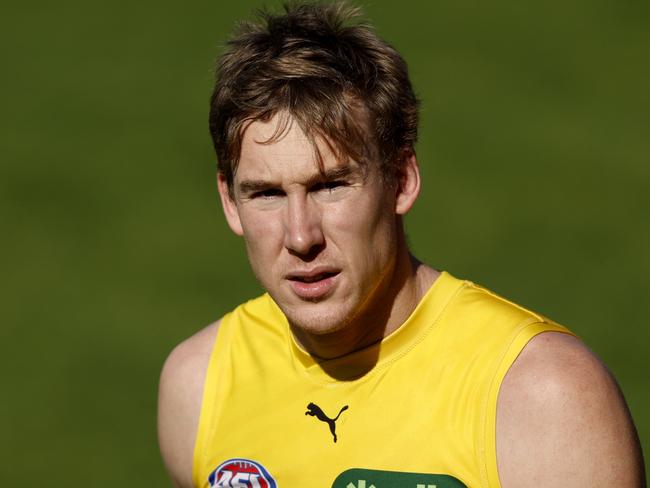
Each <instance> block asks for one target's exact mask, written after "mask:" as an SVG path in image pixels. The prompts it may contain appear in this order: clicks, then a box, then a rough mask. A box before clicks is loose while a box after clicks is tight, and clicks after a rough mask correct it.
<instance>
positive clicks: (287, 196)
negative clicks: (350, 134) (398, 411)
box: [219, 116, 401, 334]
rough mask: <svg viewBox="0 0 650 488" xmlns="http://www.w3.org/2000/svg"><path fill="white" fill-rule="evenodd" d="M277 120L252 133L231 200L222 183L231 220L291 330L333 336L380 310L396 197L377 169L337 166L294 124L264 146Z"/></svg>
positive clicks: (390, 263)
mask: <svg viewBox="0 0 650 488" xmlns="http://www.w3.org/2000/svg"><path fill="white" fill-rule="evenodd" d="M277 123H278V117H277V116H276V117H274V118H273V119H271V120H270V121H268V122H261V121H255V122H253V123H251V124H250V125H249V126H248V128H247V129H246V131H245V133H244V137H243V141H242V149H241V156H240V160H239V165H238V169H237V172H236V174H235V177H234V185H233V195H232V199H230V197H229V196H228V195H227V188H226V183H225V181H223V179H221V180H220V185H219V188H220V193H221V197H222V201H223V204H224V209H225V212H226V217H227V219H228V222H229V224H230V226H231V228H232V229H233V231H235V232H236V233H237V234H240V235H243V237H244V240H245V243H246V250H247V252H248V258H249V260H250V263H251V266H252V268H253V271H254V273H255V275H256V276H257V278H258V279H259V281H260V282H261V284H262V286H263V287H264V288H265V289H266V290H267V291H268V292H269V293H270V295H271V296H272V297H273V299H274V300H275V302H276V303H277V304H278V305H279V306H280V308H281V309H282V311H283V312H284V314H285V315H286V316H287V318H288V319H289V321H290V323H291V324H292V325H293V326H294V327H298V328H299V329H301V330H303V331H305V332H307V333H311V334H324V333H328V332H334V331H337V330H340V329H342V328H344V327H346V326H347V325H348V324H350V323H352V322H354V320H355V318H358V317H359V316H360V315H361V314H362V313H363V312H364V310H365V309H366V308H367V307H370V306H372V305H373V304H374V303H377V300H380V299H381V295H382V293H384V292H385V290H386V289H387V287H388V282H389V281H390V279H391V277H392V275H393V268H394V264H395V256H396V249H397V240H398V225H401V224H398V222H399V219H398V217H397V214H396V210H395V203H396V198H395V190H394V189H392V188H391V187H390V185H387V184H385V183H384V181H383V179H382V177H381V174H380V170H379V168H378V167H377V165H372V164H371V165H370V167H369V168H368V169H366V170H365V171H364V169H363V168H362V167H361V166H360V165H359V164H358V163H356V162H354V161H339V160H338V159H337V157H336V156H335V154H334V153H333V152H332V151H331V150H330V148H329V147H328V145H327V144H326V143H324V141H322V140H320V141H317V144H318V149H319V151H320V154H321V156H322V160H323V165H322V170H321V169H319V165H318V159H317V156H316V153H315V151H314V147H313V145H312V143H311V142H310V141H309V140H308V139H307V137H306V136H305V134H304V133H303V132H302V130H301V129H300V127H299V125H298V124H297V123H295V122H293V123H291V124H290V126H289V128H288V130H287V131H286V133H285V134H284V135H283V136H282V137H281V138H280V139H279V140H276V141H274V142H272V143H267V144H265V143H264V141H267V140H268V139H269V138H270V137H271V136H272V135H273V134H274V133H275V130H276V126H277Z"/></svg>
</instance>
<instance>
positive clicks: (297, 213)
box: [284, 194, 325, 256]
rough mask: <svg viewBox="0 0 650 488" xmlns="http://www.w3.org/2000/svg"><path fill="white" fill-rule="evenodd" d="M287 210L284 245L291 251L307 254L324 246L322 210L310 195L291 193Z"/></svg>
mask: <svg viewBox="0 0 650 488" xmlns="http://www.w3.org/2000/svg"><path fill="white" fill-rule="evenodd" d="M286 212H287V215H286V220H285V232H284V246H285V247H286V248H287V249H288V250H289V252H291V253H293V254H297V255H301V256H307V255H310V254H312V253H314V252H316V250H317V249H319V248H320V247H322V246H323V244H324V241H325V238H324V236H323V229H322V222H321V214H320V210H319V209H318V208H317V206H316V204H315V202H312V201H311V199H310V198H309V196H308V195H305V194H302V195H298V194H294V195H289V197H288V199H287V207H286Z"/></svg>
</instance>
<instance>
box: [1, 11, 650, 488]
mask: <svg viewBox="0 0 650 488" xmlns="http://www.w3.org/2000/svg"><path fill="white" fill-rule="evenodd" d="M365 4H366V6H367V8H366V10H367V12H368V13H369V15H370V17H371V18H372V19H373V20H374V21H375V23H376V25H377V26H378V28H379V31H380V33H381V34H382V35H383V36H385V37H386V38H388V39H389V40H390V41H391V42H392V43H394V44H395V45H396V46H397V47H398V48H399V49H400V50H401V51H402V52H403V54H404V55H405V57H406V59H407V61H408V62H409V64H410V66H411V72H412V77H413V80H414V83H415V85H416V88H417V91H418V93H419V96H420V98H421V99H422V101H423V104H422V127H421V135H420V141H421V142H420V144H419V146H418V156H419V160H420V163H421V165H422V172H423V175H424V194H423V195H422V198H421V199H420V201H419V202H418V204H417V206H416V208H415V209H414V211H413V213H412V215H411V216H410V217H409V219H408V231H409V236H410V241H411V243H412V246H413V248H414V250H415V251H416V254H418V255H419V256H420V257H422V258H424V259H425V260H426V261H428V262H429V263H431V264H433V265H434V266H437V267H439V268H443V269H447V270H449V271H450V272H452V273H453V274H455V275H457V276H459V277H464V278H469V279H472V280H474V281H477V282H480V283H482V284H484V285H486V286H488V287H490V288H492V289H494V290H495V291H497V292H499V293H501V294H503V295H506V296H508V297H510V298H512V299H514V300H517V301H519V302H520V303H522V304H524V305H527V306H529V307H531V308H534V309H535V310H538V311H540V312H541V313H544V314H545V315H548V316H550V317H553V318H554V319H556V320H557V321H559V322H561V323H564V324H566V325H568V326H569V327H571V328H572V329H573V330H575V331H576V332H577V333H578V334H579V335H580V336H581V337H582V338H583V339H584V340H585V342H587V344H588V345H589V346H590V347H592V348H593V349H594V350H595V351H596V352H597V353H598V354H599V355H600V356H601V357H603V358H604V359H605V360H606V362H607V363H608V364H609V366H610V367H611V369H612V371H613V372H614V373H615V375H616V377H617V378H618V380H619V382H620V384H621V385H622V388H623V390H624V392H625V394H626V397H627V399H628V402H629V404H630V407H631V409H632V412H633V415H634V418H635V421H636V423H637V426H638V429H639V433H640V435H641V438H642V441H643V444H644V446H645V451H646V452H648V451H649V449H650V444H649V442H650V415H649V414H648V412H650V397H649V394H648V385H649V381H648V371H650V359H648V358H649V357H650V355H649V354H648V349H649V347H650V332H649V328H648V324H647V318H646V314H645V311H646V309H647V295H648V292H649V291H650V278H649V277H650V255H649V254H648V249H650V226H649V225H648V218H647V216H648V214H649V212H650V196H649V193H648V186H649V183H650V165H649V164H648V163H649V162H650V161H649V159H648V158H649V154H650V138H648V134H649V133H650V95H648V90H647V87H648V86H650V71H649V70H648V68H647V54H648V48H649V47H650V33H649V31H648V29H647V25H648V21H649V20H650V12H649V10H650V7H649V6H648V5H646V4H644V3H642V2H605V1H602V0H597V1H593V0H591V1H587V0H575V1H573V2H570V3H569V4H567V3H566V2H559V1H558V0H551V1H550V2H545V3H543V4H539V5H533V4H516V5H515V4H513V3H512V2H504V1H496V2H489V3H483V4H481V3H478V2H471V3H468V2H455V1H454V2H452V1H444V2H424V1H421V2H410V3H408V4H406V5H405V4H404V3H397V4H396V3H395V2H389V1H387V0H377V1H374V2H369V1H366V2H365ZM255 5H259V3H255V2H239V3H237V5H236V6H232V5H230V4H228V6H226V4H225V2H195V3H193V4H187V5H186V4H183V5H181V4H179V3H177V2H176V3H175V2H165V1H162V2H150V1H145V2H136V3H127V2H122V3H119V2H113V3H110V4H109V3H101V2H96V3H94V4H93V3H88V2H85V3H84V2H80V1H74V0H73V1H71V2H66V3H64V4H49V3H45V2H40V4H14V5H13V6H11V7H7V8H6V9H4V12H3V24H4V25H3V28H2V29H1V32H2V34H0V35H1V36H3V39H2V41H3V42H2V43H0V46H1V47H0V49H1V50H2V55H3V56H2V58H3V59H4V60H5V66H4V68H5V69H4V70H3V72H4V73H5V74H4V76H3V78H2V88H3V90H2V91H3V94H4V95H5V97H3V98H5V100H4V101H3V117H2V120H1V121H0V124H2V126H1V129H2V130H1V131H0V142H1V147H2V161H1V163H0V225H2V235H3V237H2V239H1V241H0V246H2V248H1V249H0V251H1V253H0V255H2V261H1V262H0V264H1V269H2V276H3V279H2V281H1V283H2V287H3V289H2V294H1V295H0V296H2V304H1V305H2V327H1V328H0V343H1V344H2V349H3V354H2V358H3V367H2V378H1V379H2V384H3V385H4V394H3V395H2V396H3V399H2V401H1V402H0V432H2V436H3V442H2V443H1V444H0V457H1V458H2V460H3V462H2V465H1V467H0V480H2V481H3V485H4V486H11V487H15V488H21V487H32V486H35V485H36V484H38V486H43V487H48V486H52V487H59V486H70V485H79V486H92V487H98V488H99V487H104V486H106V487H115V486H122V487H129V486H165V485H166V484H167V481H166V476H165V474H164V472H163V468H162V465H161V462H160V460H159V455H158V451H157V445H156V440H155V402H156V388H157V377H158V372H159V369H160V366H161V364H162V361H163V360H164V358H165V356H166V355H167V353H168V352H169V350H170V349H171V348H172V347H173V345H174V344H176V343H177V342H178V341H180V340H182V339H183V338H184V337H186V336H188V335H189V334H191V333H192V332H193V331H195V330H197V329H198V328H200V327H201V326H203V325H205V324H207V323H209V322H211V321H213V320H215V319H216V318H218V317H219V316H220V315H221V314H223V313H224V312H226V311H227V310H229V309H230V308H231V307H233V306H234V305H236V304H237V303H238V302H239V301H240V300H242V299H243V298H245V297H248V296H252V295H254V294H256V293H258V291H259V286H258V285H257V284H256V283H255V281H254V279H253V277H252V274H251V272H250V271H249V269H248V266H247V264H246V258H245V254H244V251H243V248H242V246H241V245H240V243H239V242H238V240H237V239H236V238H235V237H234V236H232V235H231V234H230V233H229V231H228V230H227V228H226V225H225V223H224V221H223V218H222V216H221V210H220V208H219V206H218V201H217V195H216V188H215V184H214V179H215V177H214V167H215V164H214V156H213V153H212V148H211V143H210V140H209V137H208V131H207V124H206V119H207V100H208V97H209V92H210V86H211V70H212V63H213V60H214V58H215V56H216V54H217V52H218V47H219V45H220V44H222V43H223V40H224V37H225V35H226V33H227V32H228V31H229V30H230V28H231V26H232V24H233V22H234V21H235V20H236V19H240V18H242V17H243V16H245V15H246V14H247V12H249V11H250V10H251V8H252V7H253V6H255Z"/></svg>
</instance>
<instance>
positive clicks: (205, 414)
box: [192, 314, 231, 488]
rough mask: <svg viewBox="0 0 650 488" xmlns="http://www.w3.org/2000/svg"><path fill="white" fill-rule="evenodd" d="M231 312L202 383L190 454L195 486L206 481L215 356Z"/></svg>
mask: <svg viewBox="0 0 650 488" xmlns="http://www.w3.org/2000/svg"><path fill="white" fill-rule="evenodd" d="M230 315H231V314H226V315H224V317H223V318H222V319H221V321H220V323H219V328H218V329H217V333H216V337H215V339H214V344H213V345H212V351H211V352H210V359H209V361H208V368H207V370H206V373H205V381H204V383H203V395H202V398H201V413H200V415H199V422H198V424H197V427H196V439H195V441H194V452H193V454H192V483H193V485H194V486H195V487H197V488H199V487H202V486H203V483H204V482H205V481H207V477H206V478H205V480H202V478H201V476H202V474H205V473H202V472H201V471H202V469H203V467H204V465H205V459H204V458H205V453H206V452H207V450H206V449H205V445H206V443H207V442H208V440H209V439H210V437H211V434H212V429H213V425H212V423H213V419H214V418H215V416H214V415H215V409H216V407H217V405H216V404H215V401H214V400H215V397H216V396H217V394H218V390H219V382H218V381H217V376H218V365H217V358H219V357H220V351H223V350H224V348H225V347H227V346H226V344H227V342H228V341H229V336H230V327H229V324H228V322H229V319H230Z"/></svg>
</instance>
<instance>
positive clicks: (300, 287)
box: [286, 267, 340, 301]
mask: <svg viewBox="0 0 650 488" xmlns="http://www.w3.org/2000/svg"><path fill="white" fill-rule="evenodd" d="M339 273H340V271H339V270H337V269H334V268H325V267H319V268H313V269H311V270H304V271H295V272H292V273H289V274H287V275H286V279H287V280H288V281H289V284H290V286H291V288H292V290H293V292H294V293H295V294H296V295H297V296H298V297H299V298H301V299H303V300H310V301H314V300H320V299H323V298H325V297H326V296H328V295H329V294H330V293H331V292H332V291H333V289H334V287H335V286H336V283H337V282H338V276H339Z"/></svg>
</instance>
